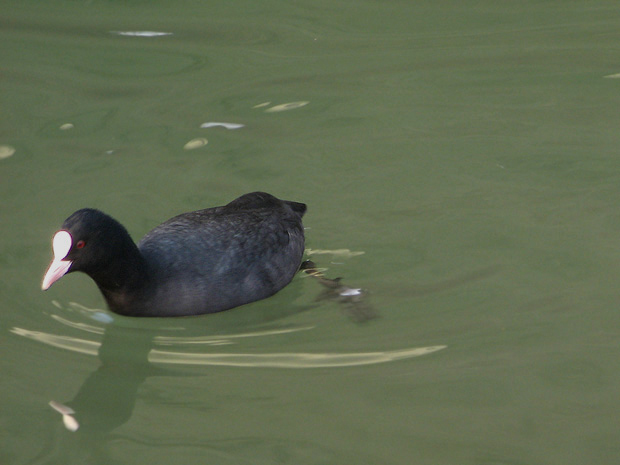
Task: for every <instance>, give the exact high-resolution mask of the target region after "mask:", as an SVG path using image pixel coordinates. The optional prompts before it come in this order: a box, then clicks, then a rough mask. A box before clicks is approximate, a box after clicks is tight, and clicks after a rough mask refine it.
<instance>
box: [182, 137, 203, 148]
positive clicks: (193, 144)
mask: <svg viewBox="0 0 620 465" xmlns="http://www.w3.org/2000/svg"><path fill="white" fill-rule="evenodd" d="M208 143H209V141H208V140H207V139H205V138H204V137H198V138H197V139H192V140H190V141H189V142H188V143H187V144H185V146H184V147H183V148H184V149H185V150H194V149H199V148H200V147H204V146H205V145H207V144H208Z"/></svg>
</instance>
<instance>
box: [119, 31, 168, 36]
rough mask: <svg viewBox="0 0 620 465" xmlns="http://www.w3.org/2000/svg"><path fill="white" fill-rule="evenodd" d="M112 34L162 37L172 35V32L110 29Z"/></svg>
mask: <svg viewBox="0 0 620 465" xmlns="http://www.w3.org/2000/svg"><path fill="white" fill-rule="evenodd" d="M110 34H117V35H119V36H126V37H161V36H171V35H172V32H158V31H110Z"/></svg>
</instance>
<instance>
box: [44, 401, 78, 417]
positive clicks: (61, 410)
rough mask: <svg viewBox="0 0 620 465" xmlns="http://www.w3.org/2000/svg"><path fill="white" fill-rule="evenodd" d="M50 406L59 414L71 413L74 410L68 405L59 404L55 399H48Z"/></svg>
mask: <svg viewBox="0 0 620 465" xmlns="http://www.w3.org/2000/svg"><path fill="white" fill-rule="evenodd" d="M50 407H52V408H53V409H54V410H56V411H57V412H58V413H60V414H61V415H73V414H74V413H75V412H74V411H73V409H72V408H71V407H69V406H68V405H64V404H61V403H60V402H56V401H55V400H50Z"/></svg>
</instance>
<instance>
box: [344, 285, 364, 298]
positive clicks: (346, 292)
mask: <svg viewBox="0 0 620 465" xmlns="http://www.w3.org/2000/svg"><path fill="white" fill-rule="evenodd" d="M339 294H340V295H341V296H342V297H354V296H356V295H362V290H361V289H353V288H350V287H347V288H345V289H344V290H342V291H340V292H339Z"/></svg>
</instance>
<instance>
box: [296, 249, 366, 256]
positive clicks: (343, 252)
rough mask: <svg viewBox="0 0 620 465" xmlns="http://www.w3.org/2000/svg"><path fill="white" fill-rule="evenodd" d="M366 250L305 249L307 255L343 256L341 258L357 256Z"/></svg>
mask: <svg viewBox="0 0 620 465" xmlns="http://www.w3.org/2000/svg"><path fill="white" fill-rule="evenodd" d="M365 253H366V252H362V251H360V252H354V251H351V250H349V249H333V250H326V249H306V254H308V255H335V256H337V257H343V258H351V257H357V256H358V255H364V254H365Z"/></svg>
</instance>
